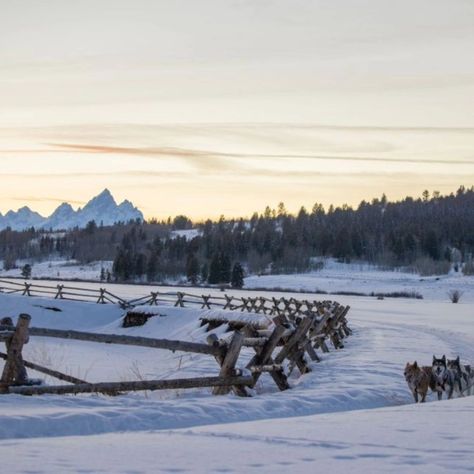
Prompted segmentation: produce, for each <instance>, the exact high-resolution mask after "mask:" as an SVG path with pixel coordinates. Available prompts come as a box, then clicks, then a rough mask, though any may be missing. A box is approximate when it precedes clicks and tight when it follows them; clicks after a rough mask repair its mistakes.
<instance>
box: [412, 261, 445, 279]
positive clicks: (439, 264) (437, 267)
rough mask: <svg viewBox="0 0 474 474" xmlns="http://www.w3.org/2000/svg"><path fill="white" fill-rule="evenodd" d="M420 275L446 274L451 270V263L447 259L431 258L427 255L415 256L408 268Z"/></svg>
mask: <svg viewBox="0 0 474 474" xmlns="http://www.w3.org/2000/svg"><path fill="white" fill-rule="evenodd" d="M408 269H409V270H411V271H414V272H415V273H418V274H419V275H421V276H433V275H446V274H447V273H449V270H451V263H450V262H448V261H447V260H439V261H438V260H433V259H432V258H429V257H421V258H417V259H416V260H415V262H414V263H413V264H412V265H410V267H409V268H408Z"/></svg>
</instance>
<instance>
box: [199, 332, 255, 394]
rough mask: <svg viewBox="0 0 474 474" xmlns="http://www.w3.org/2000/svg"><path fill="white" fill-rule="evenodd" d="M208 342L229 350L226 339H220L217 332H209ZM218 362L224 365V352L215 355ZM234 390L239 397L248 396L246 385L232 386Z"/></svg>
mask: <svg viewBox="0 0 474 474" xmlns="http://www.w3.org/2000/svg"><path fill="white" fill-rule="evenodd" d="M207 342H208V344H209V345H211V346H213V347H218V348H221V349H223V351H224V353H225V352H226V351H227V346H228V345H227V343H226V342H225V341H222V340H220V339H219V338H218V337H217V336H216V335H215V334H209V336H208V337H207ZM214 357H215V359H216V361H217V363H218V364H219V366H220V367H222V364H223V363H224V357H225V356H224V354H221V355H217V356H214ZM235 375H237V374H235ZM232 390H233V391H234V393H235V394H236V395H237V396H239V397H247V396H248V393H247V391H246V390H245V388H244V387H240V386H234V387H232Z"/></svg>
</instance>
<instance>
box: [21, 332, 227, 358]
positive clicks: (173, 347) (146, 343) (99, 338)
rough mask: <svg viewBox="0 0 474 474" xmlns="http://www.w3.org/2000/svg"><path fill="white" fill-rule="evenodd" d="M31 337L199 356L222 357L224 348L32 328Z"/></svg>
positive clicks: (191, 343) (144, 338) (147, 338)
mask: <svg viewBox="0 0 474 474" xmlns="http://www.w3.org/2000/svg"><path fill="white" fill-rule="evenodd" d="M29 333H30V335H31V336H42V337H56V338H60V339H75V340H78V341H90V342H103V343H106V344H123V345H129V346H141V347H151V348H154V349H165V350H170V351H173V352H174V351H182V352H194V353H197V354H209V355H214V356H215V355H220V354H222V353H223V350H222V348H219V347H212V346H208V345H207V344H200V343H197V342H188V341H172V340H169V339H152V338H149V337H137V336H122V335H116V334H96V333H90V332H82V331H71V330H61V329H48V328H30V331H29Z"/></svg>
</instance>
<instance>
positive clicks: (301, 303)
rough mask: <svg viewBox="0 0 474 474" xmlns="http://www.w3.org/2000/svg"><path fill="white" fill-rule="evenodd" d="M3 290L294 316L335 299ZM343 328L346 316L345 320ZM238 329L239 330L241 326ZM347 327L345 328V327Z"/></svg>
mask: <svg viewBox="0 0 474 474" xmlns="http://www.w3.org/2000/svg"><path fill="white" fill-rule="evenodd" d="M0 292H2V293H5V294H19V295H23V296H43V297H51V298H54V299H65V300H73V301H86V302H94V303H98V304H118V305H120V306H121V307H122V308H133V307H136V306H142V305H143V306H144V305H149V306H154V305H160V304H166V305H173V306H175V307H181V308H182V307H188V306H190V307H196V306H197V307H200V308H201V309H212V308H221V309H224V310H230V311H240V312H248V313H253V314H263V315H268V316H281V317H283V318H285V317H286V318H290V319H294V318H295V317H303V316H314V315H322V314H324V313H325V312H327V311H333V310H334V305H335V304H336V305H338V304H337V303H334V302H333V301H310V300H308V299H304V300H298V299H296V298H285V297H280V298H275V297H273V298H267V297H263V296H256V297H252V296H249V297H244V296H233V295H227V294H224V295H222V296H219V295H212V294H207V295H206V294H200V295H199V294H192V293H186V292H181V291H177V292H173V291H172V292H166V291H164V292H162V291H151V292H150V293H149V294H147V295H144V296H141V297H139V298H135V299H129V300H127V299H125V298H122V297H120V296H117V295H115V294H113V293H111V292H110V291H109V290H107V289H106V288H98V289H92V288H81V287H78V286H67V285H64V284H58V285H43V284H36V283H32V282H27V281H25V282H22V283H20V282H18V281H14V280H0ZM341 324H342V326H343V329H344V327H345V322H344V318H343V319H342V320H341ZM236 329H239V328H238V327H237V328H236ZM344 330H345V329H344Z"/></svg>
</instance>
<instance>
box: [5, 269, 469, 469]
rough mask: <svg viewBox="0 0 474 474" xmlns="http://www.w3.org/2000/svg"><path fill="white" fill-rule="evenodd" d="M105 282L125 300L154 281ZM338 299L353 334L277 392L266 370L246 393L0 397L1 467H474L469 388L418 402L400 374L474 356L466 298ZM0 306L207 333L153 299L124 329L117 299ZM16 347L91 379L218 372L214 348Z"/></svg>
mask: <svg viewBox="0 0 474 474" xmlns="http://www.w3.org/2000/svg"><path fill="white" fill-rule="evenodd" d="M261 278H264V277H261ZM83 285H84V284H82V283H81V286H83ZM91 285H92V284H91ZM111 290H112V291H114V292H116V293H119V294H120V295H121V296H129V297H133V296H136V295H137V294H140V292H141V294H145V293H147V292H148V291H149V287H146V288H144V287H137V286H127V285H123V286H121V287H120V286H118V285H117V286H116V285H113V289H111ZM119 290H121V291H119ZM444 290H445V289H443V291H444ZM122 291H124V292H126V291H128V292H129V294H127V295H123V293H122ZM257 293H258V294H263V293H262V292H257ZM246 294H248V293H246ZM294 296H295V297H299V298H312V299H314V298H315V295H311V294H307V295H305V294H295V295H294ZM337 300H338V301H340V302H341V303H344V304H350V305H351V310H350V312H349V315H348V317H349V322H350V325H351V327H352V328H353V330H354V334H353V335H352V336H351V337H350V338H348V339H347V340H346V347H345V348H344V349H343V350H340V351H334V350H333V351H331V353H329V354H324V357H323V360H322V362H321V363H319V364H313V366H312V367H313V369H314V370H313V372H311V373H310V374H307V375H305V376H302V377H301V376H298V375H294V376H292V378H291V379H290V382H291V385H292V389H291V390H289V391H286V392H279V391H277V390H276V388H275V386H274V385H273V383H272V381H271V379H270V378H266V377H262V378H261V379H260V382H259V384H258V385H257V387H256V389H255V392H254V397H253V398H250V399H241V398H237V397H235V396H233V395H227V396H221V397H215V396H212V395H211V394H210V391H209V390H207V389H195V390H187V391H166V392H163V391H157V392H146V393H131V394H127V395H121V396H118V397H107V396H102V395H80V396H56V395H48V396H40V397H22V396H19V395H4V396H2V397H0V438H2V444H1V447H0V454H1V456H2V463H3V466H4V469H5V472H38V473H39V472H288V470H291V472H303V471H304V472H307V470H308V469H312V470H315V469H317V470H318V471H319V470H323V469H332V470H333V471H334V472H341V471H342V470H344V471H345V470H347V469H351V470H353V471H354V472H364V473H366V472H400V471H402V472H453V471H462V470H472V469H473V467H474V464H473V461H472V459H473V458H472V453H473V452H474V441H472V437H471V436H470V431H471V425H472V413H473V411H474V398H473V397H467V398H464V399H458V400H451V401H443V402H434V403H427V404H425V405H424V406H421V405H413V404H412V399H411V395H410V393H409V391H408V389H407V386H406V383H405V381H404V378H403V368H404V365H405V363H406V362H407V361H413V360H415V359H417V360H418V361H419V362H420V363H422V364H429V363H430V362H431V357H432V355H433V353H435V354H437V355H442V354H446V355H447V356H448V357H451V356H455V355H457V354H459V355H460V356H461V358H462V359H463V360H465V361H474V344H473V342H474V325H473V324H472V318H473V317H474V314H473V311H472V305H471V304H469V303H468V299H466V300H464V299H462V300H461V302H460V303H459V304H457V305H453V304H452V303H450V302H448V301H447V299H446V298H445V299H444V300H443V298H431V299H429V298H427V299H424V300H414V299H385V300H377V299H375V298H370V297H348V296H338V297H337ZM0 303H1V308H2V314H1V316H7V315H11V316H16V315H18V314H19V313H20V312H26V313H28V314H30V315H31V316H32V318H33V323H32V325H33V326H42V327H51V328H70V329H80V330H87V331H95V332H102V333H117V334H130V335H143V336H149V337H153V336H155V337H163V338H171V339H185V340H191V341H203V340H205V334H204V333H203V330H202V329H201V328H200V327H199V322H198V318H199V317H200V316H203V315H205V314H206V312H205V311H204V312H203V311H197V310H196V309H186V308H185V309H180V308H172V307H168V306H159V307H157V308H156V312H157V313H158V314H159V315H157V316H156V317H154V318H152V319H150V320H149V322H148V323H147V324H146V325H145V326H143V327H140V328H128V329H123V328H121V327H120V322H121V318H122V316H123V312H122V311H121V310H120V309H119V308H117V307H115V306H112V305H95V304H90V303H77V302H67V301H59V300H54V301H53V300H48V299H41V298H27V297H21V296H13V295H0ZM51 308H57V309H60V310H61V311H52V309H51ZM24 357H25V358H26V359H27V360H31V361H33V362H36V363H39V364H41V365H46V366H50V367H52V368H55V369H58V370H62V371H64V372H67V373H69V374H71V375H74V376H76V377H79V378H84V379H86V380H88V381H91V382H94V381H122V380H137V379H142V378H143V379H151V378H171V377H193V376H202V375H209V374H215V375H217V373H218V366H217V364H216V362H215V361H214V360H213V358H212V357H209V356H204V355H182V354H180V353H175V354H173V353H171V352H166V351H160V350H153V349H146V348H134V347H130V346H116V345H101V344H95V343H86V342H79V341H62V340H59V339H55V340H54V339H47V338H32V339H31V341H30V342H29V343H28V344H27V345H26V346H25V349H24ZM248 357H250V353H249V354H248ZM30 376H40V375H39V374H35V373H34V372H32V371H30ZM41 377H43V376H41ZM45 381H46V382H47V383H53V380H51V379H48V378H47V377H46V379H45ZM432 400H433V397H432V396H430V401H432Z"/></svg>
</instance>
